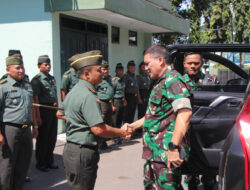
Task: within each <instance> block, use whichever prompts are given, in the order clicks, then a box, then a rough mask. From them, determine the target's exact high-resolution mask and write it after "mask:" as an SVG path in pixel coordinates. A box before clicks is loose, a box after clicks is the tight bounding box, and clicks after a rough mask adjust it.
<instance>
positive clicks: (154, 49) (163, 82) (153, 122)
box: [127, 45, 192, 190]
mask: <svg viewBox="0 0 250 190" xmlns="http://www.w3.org/2000/svg"><path fill="white" fill-rule="evenodd" d="M168 59H169V52H168V50H167V49H166V47H165V46H162V45H153V46H151V47H149V48H148V49H147V50H145V52H144V62H145V65H146V70H147V71H148V72H149V74H150V78H151V79H152V80H156V83H155V85H154V87H153V89H152V91H151V94H150V98H149V102H148V108H147V111H146V114H145V116H144V117H143V118H142V119H140V120H137V121H135V122H134V123H132V124H127V125H128V127H132V128H133V129H134V130H137V129H139V128H141V127H143V155H142V157H143V159H145V160H146V163H145V165H144V178H145V179H144V187H145V189H146V190H152V189H158V190H163V189H169V190H175V189H182V186H181V170H180V166H181V164H182V162H183V159H181V158H180V152H179V151H180V150H181V149H182V150H185V152H186V156H188V154H189V144H188V136H187V135H186V134H187V131H188V126H189V121H190V117H191V115H192V108H191V103H190V102H191V101H190V93H189V89H188V87H189V86H188V85H187V84H186V82H185V80H184V78H183V77H182V76H181V75H180V74H179V73H178V72H177V71H176V70H174V69H173V68H172V66H171V65H170V64H169V60H168Z"/></svg>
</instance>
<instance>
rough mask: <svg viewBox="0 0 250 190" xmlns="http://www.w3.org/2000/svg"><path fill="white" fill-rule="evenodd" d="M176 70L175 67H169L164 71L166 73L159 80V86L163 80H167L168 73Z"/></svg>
mask: <svg viewBox="0 0 250 190" xmlns="http://www.w3.org/2000/svg"><path fill="white" fill-rule="evenodd" d="M173 69H174V66H173V65H169V66H167V68H166V70H165V71H164V73H163V74H162V75H161V77H160V78H159V79H158V80H157V82H156V83H157V84H158V83H159V82H160V81H161V80H162V79H165V78H166V77H167V75H168V73H169V72H170V71H172V70H173Z"/></svg>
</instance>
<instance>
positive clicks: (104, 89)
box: [96, 76, 114, 100]
mask: <svg viewBox="0 0 250 190" xmlns="http://www.w3.org/2000/svg"><path fill="white" fill-rule="evenodd" d="M96 89H97V97H98V98H99V99H100V100H111V99H112V98H113V96H114V88H113V84H112V79H111V76H107V77H103V80H102V82H101V83H100V84H98V85H97V87H96Z"/></svg>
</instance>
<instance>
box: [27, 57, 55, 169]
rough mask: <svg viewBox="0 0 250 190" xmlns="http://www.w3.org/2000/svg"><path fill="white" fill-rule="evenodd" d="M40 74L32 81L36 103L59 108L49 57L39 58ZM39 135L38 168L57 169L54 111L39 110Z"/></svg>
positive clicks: (37, 144)
mask: <svg viewBox="0 0 250 190" xmlns="http://www.w3.org/2000/svg"><path fill="white" fill-rule="evenodd" d="M38 68H39V70H40V73H39V74H37V75H36V76H35V77H34V78H33V79H32V81H31V85H32V89H33V95H34V101H35V103H37V104H43V105H48V106H55V107H56V106H57V93H56V81H55V78H54V77H53V76H51V75H50V74H49V72H50V69H51V65H50V59H49V57H48V56H47V55H42V56H40V57H39V58H38ZM37 113H38V114H37V120H38V123H39V128H38V131H39V135H38V137H37V141H36V168H37V169H38V170H40V171H43V172H47V171H48V168H50V169H57V168H58V166H57V165H56V164H54V157H53V151H54V148H55V144H56V139H57V117H56V111H55V110H54V109H48V108H42V107H41V108H40V109H39V108H37Z"/></svg>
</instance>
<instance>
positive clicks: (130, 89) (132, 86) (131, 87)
mask: <svg viewBox="0 0 250 190" xmlns="http://www.w3.org/2000/svg"><path fill="white" fill-rule="evenodd" d="M124 81H125V93H129V94H136V93H137V92H138V84H137V79H136V75H135V74H131V73H126V74H125V75H124Z"/></svg>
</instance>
